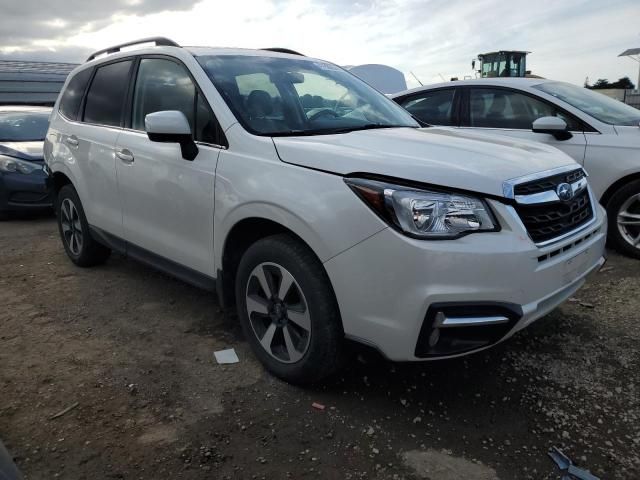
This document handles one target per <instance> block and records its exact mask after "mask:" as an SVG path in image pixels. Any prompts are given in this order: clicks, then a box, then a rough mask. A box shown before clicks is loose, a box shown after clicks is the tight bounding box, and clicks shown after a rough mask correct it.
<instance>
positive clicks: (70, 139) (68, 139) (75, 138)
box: [65, 135, 78, 147]
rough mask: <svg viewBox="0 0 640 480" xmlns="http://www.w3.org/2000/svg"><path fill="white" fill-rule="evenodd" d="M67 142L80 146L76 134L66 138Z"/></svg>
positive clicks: (71, 145) (70, 144)
mask: <svg viewBox="0 0 640 480" xmlns="http://www.w3.org/2000/svg"><path fill="white" fill-rule="evenodd" d="M65 142H66V143H67V145H69V146H70V147H77V146H78V137H76V136H75V135H71V136H70V137H67V138H66V139H65Z"/></svg>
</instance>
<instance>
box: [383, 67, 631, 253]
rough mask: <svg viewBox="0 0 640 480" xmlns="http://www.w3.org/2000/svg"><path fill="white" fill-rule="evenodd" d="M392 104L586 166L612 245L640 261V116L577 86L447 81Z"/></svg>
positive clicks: (522, 81) (397, 98)
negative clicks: (553, 150) (547, 149)
mask: <svg viewBox="0 0 640 480" xmlns="http://www.w3.org/2000/svg"><path fill="white" fill-rule="evenodd" d="M392 98H393V99H394V100H395V101H396V102H397V103H399V104H400V105H402V106H403V107H404V108H405V109H407V110H408V111H409V112H410V113H411V114H413V116H414V117H416V118H417V119H418V120H420V121H422V122H424V123H426V124H429V125H443V126H451V127H455V128H465V129H474V130H481V131H487V132H493V133H500V134H503V135H509V136H513V137H518V138H526V139H530V140H536V141H538V142H542V143H546V144H549V145H553V146H554V147H557V148H559V149H560V150H562V151H564V152H565V153H567V154H569V155H570V156H571V157H573V158H574V159H575V160H576V161H577V162H578V163H580V164H581V165H583V166H584V167H585V169H586V170H587V172H588V173H589V175H590V179H589V182H590V184H591V186H592V188H593V190H594V192H595V194H596V195H597V196H598V199H599V200H600V202H601V203H602V204H603V205H604V206H605V207H606V208H607V211H608V213H609V240H610V243H611V244H612V245H613V246H614V247H615V248H616V249H617V250H619V251H621V252H623V253H626V254H627V255H630V256H633V257H635V258H640V110H637V109H635V108H633V107H630V106H628V105H625V104H624V103H622V102H619V101H617V100H613V99H611V98H609V97H606V96H604V95H602V94H600V93H596V92H594V91H591V90H588V89H586V88H582V87H578V86H575V85H572V84H569V83H564V82H557V81H553V80H545V79H534V78H484V79H478V80H464V81H456V82H448V83H439V84H435V85H429V86H425V87H419V88H415V89H413V90H407V91H404V92H400V93H397V94H395V95H393V96H392Z"/></svg>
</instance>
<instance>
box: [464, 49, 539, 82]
mask: <svg viewBox="0 0 640 480" xmlns="http://www.w3.org/2000/svg"><path fill="white" fill-rule="evenodd" d="M528 53H530V52H524V51H519V50H500V51H498V52H489V53H481V54H479V55H478V61H479V62H480V69H479V70H477V72H478V73H479V74H480V77H482V78H493V77H524V76H526V74H527V73H529V72H527V54H528ZM471 67H472V68H473V69H474V70H475V69H476V68H475V67H476V61H475V60H473V61H472V62H471Z"/></svg>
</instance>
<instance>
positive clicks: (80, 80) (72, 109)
mask: <svg viewBox="0 0 640 480" xmlns="http://www.w3.org/2000/svg"><path fill="white" fill-rule="evenodd" d="M92 73H93V68H86V69H84V70H82V71H80V72H78V73H76V74H75V75H74V76H73V78H72V79H71V80H69V83H68V84H67V88H65V90H64V93H63V94H62V98H61V99H60V107H59V110H60V112H61V113H62V114H63V115H64V116H65V117H66V118H68V119H69V120H76V119H77V117H78V110H80V102H82V96H83V95H84V91H85V90H86V88H87V83H89V80H90V79H91V74H92Z"/></svg>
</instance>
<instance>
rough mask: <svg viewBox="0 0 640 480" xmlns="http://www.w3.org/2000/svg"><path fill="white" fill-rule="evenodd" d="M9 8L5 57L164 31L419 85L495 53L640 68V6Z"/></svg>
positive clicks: (591, 67)
mask: <svg viewBox="0 0 640 480" xmlns="http://www.w3.org/2000/svg"><path fill="white" fill-rule="evenodd" d="M0 8H1V9H2V11H1V12H0V14H1V17H2V18H3V29H2V30H1V31H0V45H3V47H0V52H2V53H4V56H6V57H12V55H13V54H16V53H19V54H20V55H21V56H23V58H28V55H29V54H33V55H34V56H37V55H40V56H43V55H44V56H45V57H46V59H54V58H56V56H59V58H61V59H62V58H64V59H71V58H72V57H73V58H76V57H75V56H77V58H76V60H75V61H81V60H83V58H84V57H85V56H86V54H87V53H88V52H89V51H90V50H97V49H100V48H104V47H106V46H108V45H113V44H116V43H120V42H124V41H128V40H132V39H135V38H141V37H146V36H154V35H162V36H167V37H169V38H173V39H174V40H176V41H178V42H179V43H180V44H183V45H212V46H232V47H248V48H260V47H267V46H268V47H273V46H280V47H288V48H292V49H294V50H297V51H300V52H303V53H305V54H308V55H310V56H315V57H320V58H324V59H327V60H331V61H333V62H335V63H338V64H341V65H357V64H364V63H384V64H388V65H391V66H394V67H396V68H399V69H400V70H402V71H403V72H405V74H406V76H407V80H408V81H409V82H410V83H412V82H413V81H412V79H411V77H410V76H409V75H408V72H409V71H412V72H414V73H415V74H416V75H417V76H418V77H419V78H420V79H421V80H422V81H423V82H425V83H433V82H436V81H441V80H440V79H441V78H445V79H448V78H450V77H452V76H458V77H463V76H464V75H471V74H472V72H471V59H472V58H474V57H475V56H476V55H477V54H478V53H481V52H486V51H491V50H495V49H516V50H529V51H532V52H533V53H532V54H531V55H530V57H529V67H530V68H531V69H532V70H533V71H534V73H539V74H541V75H543V76H548V77H550V78H556V79H560V80H567V81H571V82H574V83H578V84H581V83H582V82H583V81H584V78H585V77H586V76H589V77H591V78H592V79H593V80H595V79H596V78H599V77H605V78H610V79H617V78H619V77H621V76H624V75H629V76H631V77H632V78H634V77H635V75H636V72H637V67H636V66H634V64H633V63H632V62H631V61H628V60H627V59H620V58H617V54H618V53H620V52H621V51H622V50H624V49H625V48H630V47H633V46H640V36H639V35H638V34H639V33H640V28H639V27H638V26H637V19H638V18H640V3H639V2H638V1H637V0H610V1H608V2H601V1H597V0H564V1H562V2H532V1H531V0H511V1H510V2H508V3H506V2H503V1H501V0H475V1H473V2H469V1H467V0H387V1H383V0H356V1H351V0H235V1H217V0H156V1H151V0H146V1H145V0H111V1H104V0H102V1H98V0H88V1H85V0H51V1H50V2H48V4H47V7H46V8H42V5H41V4H40V2H39V1H37V0H18V1H16V2H12V4H11V5H10V6H3V7H0ZM5 25H6V27H5ZM12 25H14V27H12ZM605 33H606V34H605ZM0 54H1V53H0ZM80 54H82V55H80ZM13 56H15V55H13ZM413 83H415V82H413Z"/></svg>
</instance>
